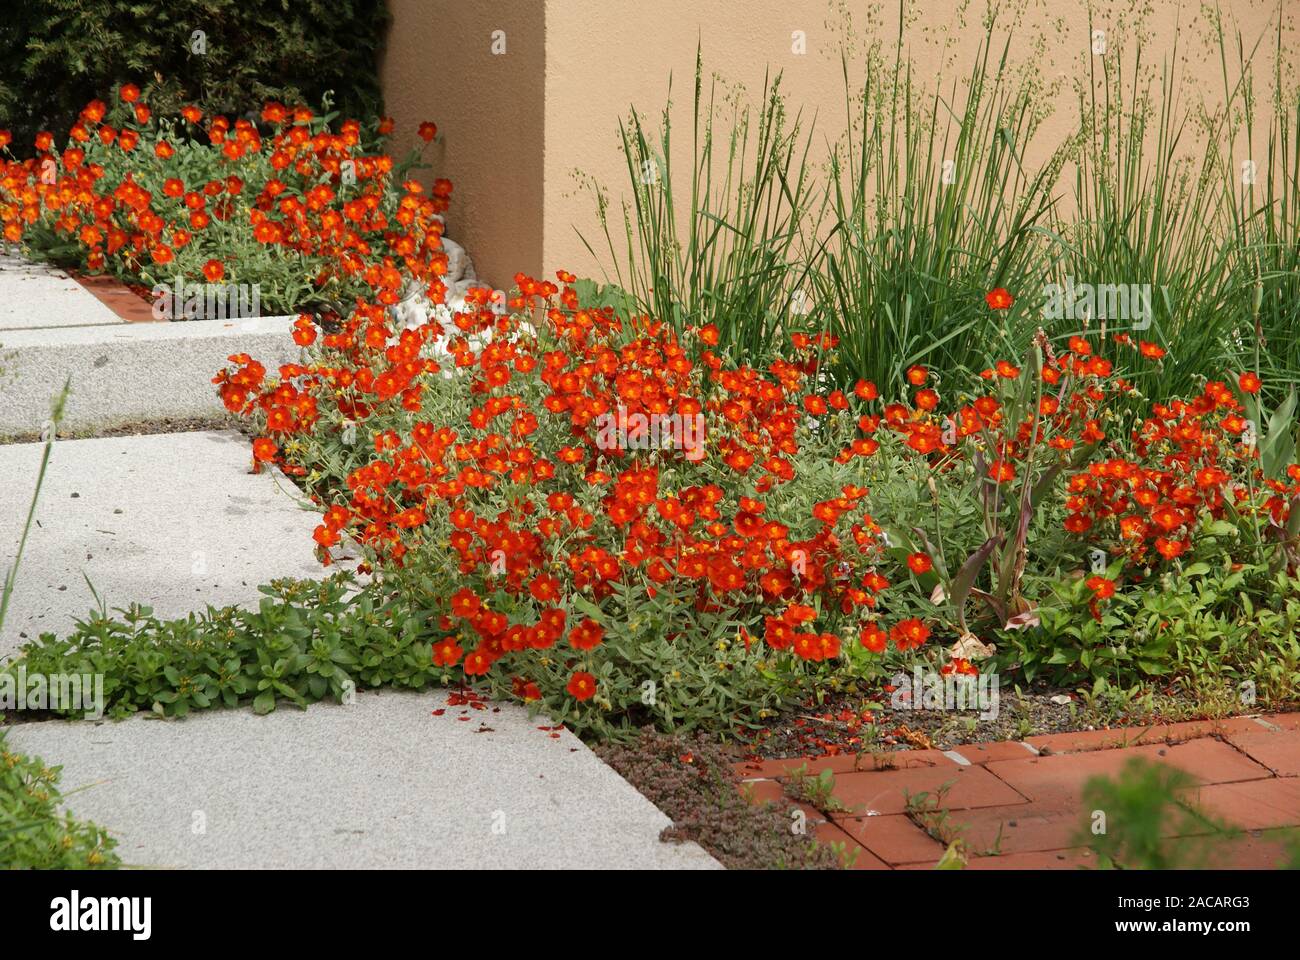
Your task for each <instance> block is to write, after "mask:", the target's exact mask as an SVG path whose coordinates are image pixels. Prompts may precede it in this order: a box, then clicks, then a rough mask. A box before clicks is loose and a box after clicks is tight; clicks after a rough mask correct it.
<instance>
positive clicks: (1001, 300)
mask: <svg viewBox="0 0 1300 960" xmlns="http://www.w3.org/2000/svg"><path fill="white" fill-rule="evenodd" d="M984 302H985V303H987V304H988V305H989V307H990V308H992V309H994V310H1008V309H1010V307H1011V305H1012V304H1013V303H1015V302H1016V301H1015V298H1014V297H1013V296H1011V294H1009V293H1008V292H1007V291H1006V290H1005V289H1004V288H1002V287H997V288H995V289H993V290H990V291H989V292H988V293H986V294H985V295H984Z"/></svg>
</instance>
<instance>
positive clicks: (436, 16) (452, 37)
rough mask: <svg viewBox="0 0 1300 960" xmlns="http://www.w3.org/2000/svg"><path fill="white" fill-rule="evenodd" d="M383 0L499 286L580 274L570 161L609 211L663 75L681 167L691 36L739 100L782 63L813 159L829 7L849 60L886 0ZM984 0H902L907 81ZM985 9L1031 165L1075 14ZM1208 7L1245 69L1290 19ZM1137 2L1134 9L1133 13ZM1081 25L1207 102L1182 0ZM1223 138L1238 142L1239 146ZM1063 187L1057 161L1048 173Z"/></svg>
mask: <svg viewBox="0 0 1300 960" xmlns="http://www.w3.org/2000/svg"><path fill="white" fill-rule="evenodd" d="M390 4H391V7H392V11H393V15H394V26H393V30H392V37H391V38H390V42H389V54H388V57H387V59H386V61H385V65H384V81H385V92H386V96H387V97H388V102H389V108H390V112H392V113H393V114H394V115H395V116H396V117H397V118H398V119H399V120H400V121H403V122H405V121H407V120H408V118H409V119H411V120H415V119H418V118H420V117H422V116H424V115H427V116H429V117H431V118H433V119H435V120H437V122H438V123H439V125H440V127H441V128H442V130H443V132H444V134H445V136H446V138H447V148H446V167H445V170H443V171H442V172H444V173H445V175H447V176H450V177H451V178H452V179H453V180H454V181H455V182H456V193H455V195H454V200H453V206H454V208H455V213H454V215H453V220H452V222H453V235H455V234H456V231H457V230H459V234H460V236H459V239H461V240H462V241H463V242H465V243H466V244H467V246H468V247H469V249H470V253H471V254H472V255H473V256H474V258H475V261H476V263H477V264H479V265H480V268H481V269H480V274H482V275H484V276H487V277H488V278H490V279H492V280H493V281H495V282H497V283H498V284H503V283H507V282H508V281H509V278H510V276H511V275H512V274H513V273H514V272H515V271H516V270H520V269H522V270H537V269H539V268H540V267H541V266H542V264H544V265H545V271H546V273H547V274H548V275H549V274H550V273H551V271H553V270H555V269H557V268H559V267H564V268H567V269H570V270H573V271H574V272H576V273H580V274H583V273H586V274H591V273H595V272H596V271H597V269H598V266H597V263H596V262H594V261H593V259H592V257H591V256H590V255H589V254H588V252H587V251H586V249H585V247H584V245H583V243H582V241H581V240H580V239H579V237H578V235H577V232H576V230H580V231H582V233H583V234H584V235H586V236H587V237H588V238H589V239H590V240H591V241H592V243H593V245H596V238H597V236H599V230H598V225H597V221H596V217H595V207H594V203H593V200H592V198H591V196H590V193H589V192H588V191H586V190H584V189H581V188H580V187H579V185H578V179H577V178H576V177H575V172H577V171H581V172H582V173H583V174H585V175H588V176H590V177H591V178H594V179H595V180H596V181H597V182H599V183H601V184H603V185H605V186H606V188H607V189H608V190H609V193H610V198H611V200H612V201H613V203H614V204H615V206H617V204H618V201H619V199H620V198H621V196H622V194H623V192H624V191H625V181H626V179H627V173H626V167H625V161H624V158H623V156H622V154H621V152H620V149H619V142H618V122H619V119H620V118H622V117H626V116H627V113H628V110H629V107H630V106H632V105H635V107H636V109H637V110H638V112H639V113H641V114H642V115H643V116H644V117H646V118H648V119H649V120H651V121H652V122H655V121H657V116H658V113H659V111H660V110H662V108H663V105H664V103H665V101H666V99H667V95H668V78H669V74H670V73H671V74H672V76H673V80H674V83H673V88H674V101H675V104H676V107H675V113H674V116H675V118H676V119H675V122H674V130H675V137H676V140H677V144H678V147H679V148H680V152H677V151H675V154H676V155H675V157H674V162H675V165H676V166H677V168H678V169H684V168H685V167H687V166H689V149H690V146H689V135H688V134H689V127H690V123H691V116H690V109H691V86H692V82H693V73H694V64H695V54H696V46H697V43H698V44H700V45H701V46H702V48H703V54H704V66H705V71H706V74H713V73H716V74H718V75H719V76H720V77H721V78H723V79H724V80H725V81H726V82H727V83H728V84H729V85H733V86H734V85H741V86H743V88H744V89H745V90H746V91H747V92H748V94H749V95H750V96H751V97H756V96H757V95H758V93H759V92H760V91H761V89H762V85H763V80H764V74H765V72H770V73H772V74H775V73H777V72H778V71H779V72H781V73H782V74H783V86H784V90H785V92H786V94H787V96H788V102H789V104H790V106H791V108H792V109H802V110H803V112H804V115H805V120H806V121H807V120H808V119H811V118H812V117H813V115H816V138H815V141H814V149H813V155H814V156H815V157H817V158H819V159H820V158H821V157H823V156H824V155H825V146H824V145H825V143H826V142H827V141H828V140H833V139H835V138H837V137H839V136H840V135H841V134H842V133H843V131H844V127H845V121H844V111H845V105H844V81H843V74H842V72H841V64H840V52H839V51H840V45H841V39H842V37H843V34H844V30H845V26H844V25H845V19H844V17H843V16H841V14H840V12H839V11H840V10H841V9H847V10H849V11H850V13H851V18H852V22H853V31H852V32H853V36H852V37H851V38H850V42H851V43H852V44H854V49H855V50H856V53H857V55H858V59H859V61H860V59H861V54H862V53H863V51H864V50H865V49H866V48H867V46H868V45H869V44H870V43H871V42H873V40H874V41H880V42H883V43H885V44H886V45H887V46H889V45H892V43H893V41H894V38H895V37H896V36H897V34H898V27H899V24H898V5H897V3H896V2H878V3H872V2H865V3H864V2H860V0H853V2H851V3H850V2H842V0H710V2H701V0H479V2H468V0H425V2H419V0H390ZM984 6H985V5H984V3H983V0H980V2H974V3H954V2H945V0H912V2H910V3H909V5H908V11H909V12H908V24H907V31H906V34H905V36H906V44H907V50H908V53H909V54H910V55H911V57H912V59H913V61H914V63H915V64H916V68H917V73H916V75H917V76H918V77H920V78H922V80H923V81H924V82H932V80H933V78H934V77H935V76H937V75H939V74H940V73H941V72H942V75H943V76H944V77H945V78H946V82H951V79H952V78H953V77H954V76H957V77H960V76H961V75H962V74H963V72H964V71H965V69H966V67H967V65H968V64H969V62H970V58H971V57H972V56H973V55H974V53H975V50H976V46H977V44H978V42H979V40H980V39H981V38H982V36H983V34H984V30H983V28H982V26H981V22H980V21H981V13H982V11H983V10H984ZM996 6H997V7H998V8H999V17H1000V20H999V22H1000V23H1006V24H1008V25H1010V24H1013V23H1014V26H1015V36H1016V37H1017V41H1016V43H1015V45H1014V48H1013V52H1012V59H1013V61H1023V60H1025V59H1026V58H1028V57H1030V56H1033V55H1035V54H1038V53H1041V58H1042V59H1041V61H1040V62H1041V63H1043V64H1044V66H1043V68H1042V69H1040V70H1039V71H1038V74H1039V76H1038V79H1040V80H1041V81H1042V82H1043V83H1044V84H1045V85H1046V86H1047V87H1049V88H1054V91H1055V92H1054V94H1053V95H1052V96H1051V97H1050V98H1049V99H1050V102H1049V103H1045V104H1044V107H1045V109H1046V110H1047V111H1048V112H1050V114H1051V115H1050V116H1049V117H1048V119H1047V120H1045V121H1044V123H1043V125H1042V127H1041V129H1040V131H1039V135H1038V137H1037V138H1036V140H1035V147H1034V149H1033V150H1031V151H1030V154H1029V156H1028V157H1027V158H1026V159H1027V161H1028V162H1029V163H1030V164H1033V163H1035V162H1036V161H1037V160H1038V159H1040V158H1041V157H1042V156H1045V155H1046V154H1047V153H1048V152H1049V151H1050V149H1051V148H1052V147H1054V146H1055V145H1056V144H1058V143H1059V142H1060V141H1061V140H1063V139H1064V138H1065V137H1067V136H1068V135H1069V134H1070V133H1071V132H1072V131H1073V130H1074V129H1076V127H1077V105H1076V104H1077V94H1076V91H1075V83H1074V81H1075V79H1076V77H1077V76H1079V75H1080V73H1081V72H1082V71H1083V70H1084V69H1085V68H1086V63H1087V56H1088V53H1089V46H1090V29H1089V16H1088V10H1087V8H1086V7H1085V6H1084V4H1082V3H1077V2H1073V0H998V2H997V3H996ZM1224 8H1225V10H1226V12H1227V14H1228V16H1229V18H1230V27H1231V26H1234V25H1235V26H1236V27H1239V28H1240V29H1241V31H1242V33H1243V35H1244V36H1245V38H1246V41H1247V43H1253V42H1254V41H1255V40H1257V39H1259V38H1260V37H1261V36H1263V37H1264V41H1263V43H1262V44H1261V49H1260V59H1261V66H1262V65H1264V64H1265V63H1266V62H1271V57H1269V55H1268V54H1269V50H1270V48H1271V46H1272V44H1273V43H1274V38H1273V36H1272V35H1271V32H1270V23H1273V24H1275V23H1276V21H1277V17H1278V13H1279V10H1281V12H1282V17H1283V19H1284V21H1285V23H1286V29H1287V31H1288V32H1287V36H1288V38H1290V39H1291V40H1294V39H1295V36H1296V34H1295V23H1294V22H1293V21H1294V17H1293V15H1292V14H1293V13H1294V12H1296V11H1297V8H1300V0H1280V2H1279V0H1231V2H1230V3H1225V4H1224ZM1139 9H1146V11H1147V12H1146V14H1145V15H1144V16H1138V15H1137V13H1136V12H1135V11H1137V10H1139ZM1092 25H1093V27H1100V28H1104V29H1106V30H1107V31H1108V32H1109V34H1110V38H1111V43H1112V45H1113V46H1114V45H1117V44H1119V43H1125V44H1131V41H1132V40H1133V39H1134V38H1135V36H1137V35H1140V36H1141V39H1142V40H1143V45H1144V58H1145V59H1146V62H1147V63H1148V64H1150V65H1151V66H1152V68H1153V69H1155V70H1156V79H1157V86H1158V69H1159V64H1160V63H1161V61H1162V60H1166V59H1167V60H1169V61H1170V62H1171V63H1172V64H1173V66H1174V67H1175V68H1176V69H1178V70H1180V71H1182V72H1183V74H1184V76H1185V77H1186V78H1187V79H1188V80H1189V82H1188V83H1186V84H1184V85H1183V87H1182V93H1181V95H1182V96H1183V97H1184V98H1186V99H1185V100H1184V106H1189V105H1190V101H1191V98H1194V97H1197V96H1204V97H1206V98H1208V99H1209V100H1211V101H1213V100H1214V99H1215V98H1219V99H1220V100H1221V90H1222V87H1223V81H1222V75H1221V71H1220V67H1219V62H1218V50H1217V48H1215V49H1211V48H1210V47H1209V46H1207V45H1206V44H1205V43H1204V40H1203V38H1204V36H1205V26H1206V24H1205V21H1204V20H1203V19H1202V15H1201V13H1200V4H1199V2H1197V0H1100V2H1097V3H1096V4H1095V5H1094V13H1093V23H1092ZM493 29H505V30H506V31H507V34H508V38H509V39H508V43H509V50H508V53H507V55H506V56H504V57H493V56H491V55H490V54H489V53H488V46H489V35H490V33H491V31H492V30H493ZM1274 29H1275V28H1274ZM794 31H803V34H804V37H805V38H806V52H805V53H802V54H799V53H796V52H794V51H793V50H792V34H793V32H794ZM1175 41H1176V42H1177V56H1176V57H1174V56H1173V55H1172V54H1173V51H1174V50H1175ZM890 56H891V57H892V54H890ZM1289 66H1290V65H1288V67H1289ZM855 79H856V77H855ZM1200 136H1201V135H1200V134H1199V132H1198V131H1196V130H1194V129H1192V128H1189V129H1188V130H1187V131H1186V132H1185V134H1184V138H1185V146H1186V149H1188V150H1195V149H1197V148H1198V140H1197V138H1198V137H1200ZM1200 142H1203V140H1201V141H1200ZM1237 149H1238V150H1239V151H1240V152H1242V153H1243V155H1248V154H1249V153H1250V149H1249V148H1247V147H1244V146H1242V147H1240V148H1237ZM1259 149H1260V148H1259V145H1256V147H1255V150H1256V151H1257V152H1258V151H1259ZM1068 182H1069V179H1068V171H1067V175H1066V176H1065V177H1063V183H1068ZM575 228H576V230H575ZM601 242H602V243H603V238H602V241H601ZM616 242H617V238H616ZM597 249H598V250H600V249H602V248H601V247H599V246H598V247H597Z"/></svg>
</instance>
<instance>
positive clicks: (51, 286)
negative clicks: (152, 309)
mask: <svg viewBox="0 0 1300 960" xmlns="http://www.w3.org/2000/svg"><path fill="white" fill-rule="evenodd" d="M124 322H125V321H124V320H123V319H122V318H121V317H119V316H118V315H117V314H116V313H114V312H113V311H112V310H111V309H109V308H108V306H107V305H105V304H104V303H102V302H101V301H100V300H99V299H98V298H96V297H95V296H94V295H93V294H92V293H90V291H88V290H87V289H86V288H85V287H83V286H82V285H81V284H79V283H77V281H76V280H73V279H72V278H71V277H70V276H68V275H67V274H66V273H65V272H63V271H62V270H59V269H58V268H56V267H51V266H47V265H46V264H43V263H32V262H31V261H28V260H24V259H22V258H21V257H18V256H15V255H13V254H6V253H0V332H3V331H6V330H29V329H38V328H43V327H80V326H88V325H91V324H120V323H124Z"/></svg>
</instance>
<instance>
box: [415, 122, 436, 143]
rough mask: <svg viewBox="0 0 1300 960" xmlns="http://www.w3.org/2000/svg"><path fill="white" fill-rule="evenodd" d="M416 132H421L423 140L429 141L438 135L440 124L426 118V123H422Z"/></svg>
mask: <svg viewBox="0 0 1300 960" xmlns="http://www.w3.org/2000/svg"><path fill="white" fill-rule="evenodd" d="M415 132H416V133H417V134H419V136H420V139H421V140H423V141H424V142H425V143H429V142H430V141H431V140H433V138H434V137H436V136H437V135H438V125H437V124H436V123H430V122H429V121H428V120H426V121H424V123H422V124H420V126H419V128H418V129H417V130H416V131H415Z"/></svg>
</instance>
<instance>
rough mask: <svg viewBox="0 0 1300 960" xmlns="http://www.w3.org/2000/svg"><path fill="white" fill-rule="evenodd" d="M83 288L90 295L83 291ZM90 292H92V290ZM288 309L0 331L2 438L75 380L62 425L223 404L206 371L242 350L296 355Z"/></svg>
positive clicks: (45, 413) (44, 410) (140, 418)
mask: <svg viewBox="0 0 1300 960" xmlns="http://www.w3.org/2000/svg"><path fill="white" fill-rule="evenodd" d="M87 295H88V296H89V294H87ZM92 299H93V298H92ZM293 320H294V318H292V317H256V318H250V319H246V320H187V321H178V322H176V323H121V324H115V325H112V326H98V327H82V326H76V327H60V328H56V329H40V330H11V331H7V332H0V439H3V438H5V437H21V436H25V435H35V434H37V433H39V432H40V430H41V427H42V425H43V424H44V423H45V421H46V420H47V419H48V418H49V415H50V400H51V398H53V397H54V396H55V395H56V394H58V392H59V391H60V390H61V389H62V388H63V384H64V381H65V380H66V379H67V378H68V377H71V378H72V390H71V393H70V395H69V397H68V404H67V407H66V409H65V412H64V421H63V426H64V428H65V429H70V430H103V429H108V428H111V427H115V426H120V425H122V424H131V423H141V422H147V421H149V420H152V419H155V418H159V417H205V416H212V415H213V414H221V413H224V412H225V407H223V406H222V405H221V400H220V398H219V397H218V396H217V390H216V387H214V386H213V385H212V377H213V376H214V375H215V374H216V372H217V371H218V370H220V369H221V368H223V367H226V366H229V361H228V359H227V358H228V357H229V356H230V355H231V354H234V353H248V354H251V355H252V356H254V357H257V358H258V359H259V360H260V361H262V362H263V363H264V364H266V367H267V369H268V370H270V371H275V370H276V369H277V368H278V367H279V366H280V365H281V364H284V363H289V362H291V361H298V360H301V357H302V351H301V349H300V348H299V347H298V346H297V345H296V344H294V342H293V338H292V336H291V334H290V329H291V327H292V324H293Z"/></svg>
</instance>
